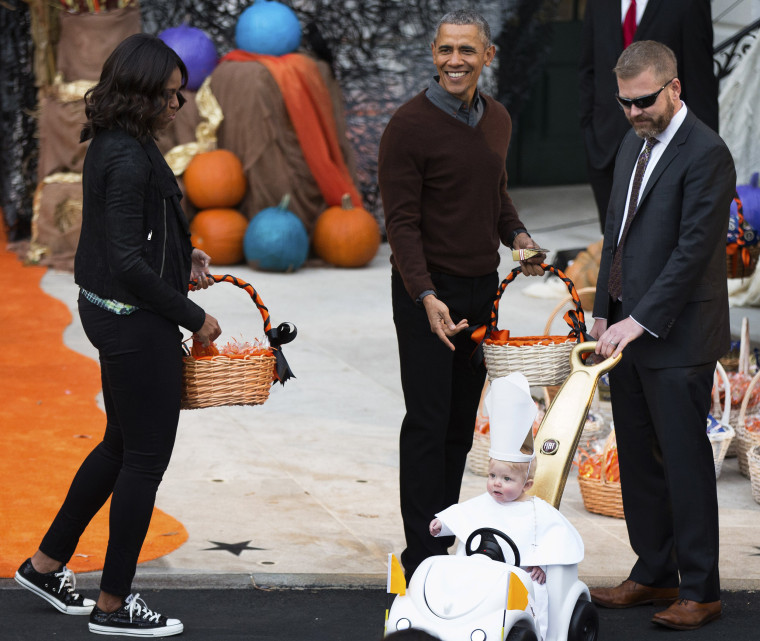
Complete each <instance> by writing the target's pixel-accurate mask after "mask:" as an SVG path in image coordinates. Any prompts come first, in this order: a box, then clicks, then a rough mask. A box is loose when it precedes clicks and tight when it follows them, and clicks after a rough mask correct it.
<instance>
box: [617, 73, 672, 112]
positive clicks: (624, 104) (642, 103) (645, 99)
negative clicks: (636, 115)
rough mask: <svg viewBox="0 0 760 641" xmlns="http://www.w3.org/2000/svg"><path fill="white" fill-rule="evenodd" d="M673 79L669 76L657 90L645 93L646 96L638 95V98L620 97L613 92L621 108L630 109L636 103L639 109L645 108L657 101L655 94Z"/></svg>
mask: <svg viewBox="0 0 760 641" xmlns="http://www.w3.org/2000/svg"><path fill="white" fill-rule="evenodd" d="M674 80H675V78H671V79H670V80H668V81H667V82H666V83H665V84H664V85H662V87H660V88H659V89H658V90H657V91H655V92H654V93H650V94H647V95H646V96H639V97H638V98H621V97H620V95H619V94H615V100H617V101H618V104H619V105H620V108H621V109H630V108H631V107H632V106H633V105H636V106H637V107H638V108H639V109H646V108H647V107H651V106H652V105H653V104H654V103H655V102H657V96H659V95H660V93H662V90H663V89H665V87H667V86H668V85H669V84H670V83H671V82H673V81H674Z"/></svg>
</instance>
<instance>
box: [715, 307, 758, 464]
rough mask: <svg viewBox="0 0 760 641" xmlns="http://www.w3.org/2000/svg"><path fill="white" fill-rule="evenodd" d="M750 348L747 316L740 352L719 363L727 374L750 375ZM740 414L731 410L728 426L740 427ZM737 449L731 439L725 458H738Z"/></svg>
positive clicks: (734, 439)
mask: <svg viewBox="0 0 760 641" xmlns="http://www.w3.org/2000/svg"><path fill="white" fill-rule="evenodd" d="M749 348H750V338H749V319H748V318H747V317H746V316H745V317H744V318H742V325H741V334H740V341H739V350H738V352H729V353H728V354H727V355H726V357H724V358H725V360H724V359H720V360H719V361H718V362H719V363H720V364H721V365H722V366H723V367H724V369H725V370H726V371H727V372H728V371H736V372H743V373H745V374H749V371H750V370H749ZM739 413H740V410H739V408H738V407H736V408H732V409H731V415H730V417H729V420H728V424H729V425H730V426H731V427H733V428H734V430H736V428H737V426H738V425H739ZM737 447H738V443H737V442H736V438H733V439H731V442H730V443H729V445H728V449H727V450H726V456H725V458H734V457H736V448H737Z"/></svg>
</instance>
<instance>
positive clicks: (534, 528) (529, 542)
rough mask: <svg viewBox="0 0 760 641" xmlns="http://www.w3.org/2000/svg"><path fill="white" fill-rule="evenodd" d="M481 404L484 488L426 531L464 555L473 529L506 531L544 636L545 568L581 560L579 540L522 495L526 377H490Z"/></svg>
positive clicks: (545, 507)
mask: <svg viewBox="0 0 760 641" xmlns="http://www.w3.org/2000/svg"><path fill="white" fill-rule="evenodd" d="M485 402H486V408H487V410H488V416H489V423H490V431H491V449H490V451H489V454H490V456H491V460H490V462H489V469H488V472H489V473H488V482H487V484H486V489H487V492H486V493H485V494H481V495H480V496H476V497H475V498H473V499H470V500H469V501H465V502H464V503H459V504H457V505H452V506H451V507H448V508H446V509H445V510H443V511H442V512H439V513H438V514H436V517H437V518H435V519H434V520H433V521H432V522H431V523H430V533H431V534H432V535H433V536H451V535H452V534H453V535H455V536H456V537H457V538H458V539H459V546H458V547H457V554H465V549H464V541H466V540H467V537H468V536H469V535H470V533H472V532H474V531H475V530H477V529H478V528H483V527H491V528H495V529H497V530H501V531H502V532H504V533H505V534H507V535H508V536H509V537H510V538H511V539H512V540H513V541H514V542H515V544H516V545H517V549H518V550H519V552H520V562H521V564H522V568H523V569H524V570H525V571H526V572H528V573H530V576H531V578H532V579H533V582H534V586H533V587H534V594H535V598H536V601H535V609H536V616H537V619H538V623H539V627H540V629H541V636H542V637H545V636H546V631H547V628H548V615H549V603H548V593H547V591H546V586H545V582H546V573H545V568H546V566H547V565H569V564H576V563H580V561H582V560H583V540H582V539H581V537H580V535H579V534H578V532H577V530H576V529H575V528H574V527H573V525H572V524H571V523H570V522H569V521H568V520H567V519H566V518H565V517H564V516H562V514H560V512H559V511H558V510H556V509H555V508H554V507H552V506H551V505H549V504H548V503H547V502H546V501H544V500H542V499H540V498H538V497H534V496H529V495H528V494H527V493H526V491H527V490H528V489H530V488H531V487H532V485H533V476H534V475H535V467H536V463H535V454H534V452H533V446H532V442H533V433H532V431H531V430H532V426H533V421H534V420H535V418H536V412H537V409H536V405H535V403H534V401H533V399H532V398H531V395H530V386H529V385H528V381H527V379H526V378H525V377H524V376H523V375H522V374H510V375H509V376H505V377H500V378H496V379H494V380H493V381H492V382H491V388H490V390H489V392H488V395H487V396H486V401H485ZM505 556H507V555H505ZM507 558H508V556H507Z"/></svg>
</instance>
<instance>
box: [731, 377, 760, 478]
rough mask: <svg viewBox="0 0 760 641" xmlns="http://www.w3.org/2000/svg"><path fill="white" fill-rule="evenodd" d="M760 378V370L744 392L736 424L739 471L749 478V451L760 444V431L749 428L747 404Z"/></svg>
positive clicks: (735, 438) (735, 439)
mask: <svg viewBox="0 0 760 641" xmlns="http://www.w3.org/2000/svg"><path fill="white" fill-rule="evenodd" d="M758 380H760V372H758V373H757V374H755V375H754V376H753V377H752V380H751V381H750V383H749V386H748V387H747V391H746V392H745V394H744V400H743V401H742V406H741V410H739V423H738V425H737V426H736V436H735V437H734V441H735V442H736V459H737V462H738V463H739V472H740V473H741V474H742V476H746V477H747V478H749V463H748V461H747V452H749V450H750V448H751V447H753V446H754V445H760V432H750V431H749V430H747V428H746V427H745V426H746V423H747V406H748V405H749V401H750V398H751V396H752V390H753V389H754V388H755V385H756V384H757V382H758Z"/></svg>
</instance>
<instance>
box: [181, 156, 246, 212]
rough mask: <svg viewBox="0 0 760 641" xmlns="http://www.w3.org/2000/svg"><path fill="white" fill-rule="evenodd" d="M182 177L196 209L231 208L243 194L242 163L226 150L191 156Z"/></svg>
mask: <svg viewBox="0 0 760 641" xmlns="http://www.w3.org/2000/svg"><path fill="white" fill-rule="evenodd" d="M183 178H184V181H185V190H186V191H187V196H188V198H190V200H191V201H192V203H193V205H195V206H196V207H197V208H198V209H209V208H211V207H234V206H235V205H237V204H238V203H239V202H240V201H241V200H243V196H245V189H246V180H245V173H244V172H243V164H242V163H241V162H240V159H239V158H238V157H237V156H236V155H235V154H233V153H232V152H231V151H227V150H226V149H216V150H214V151H206V152H204V153H202V154H198V155H196V156H195V157H193V159H192V160H191V161H190V164H188V166H187V169H185V173H184V176H183Z"/></svg>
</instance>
